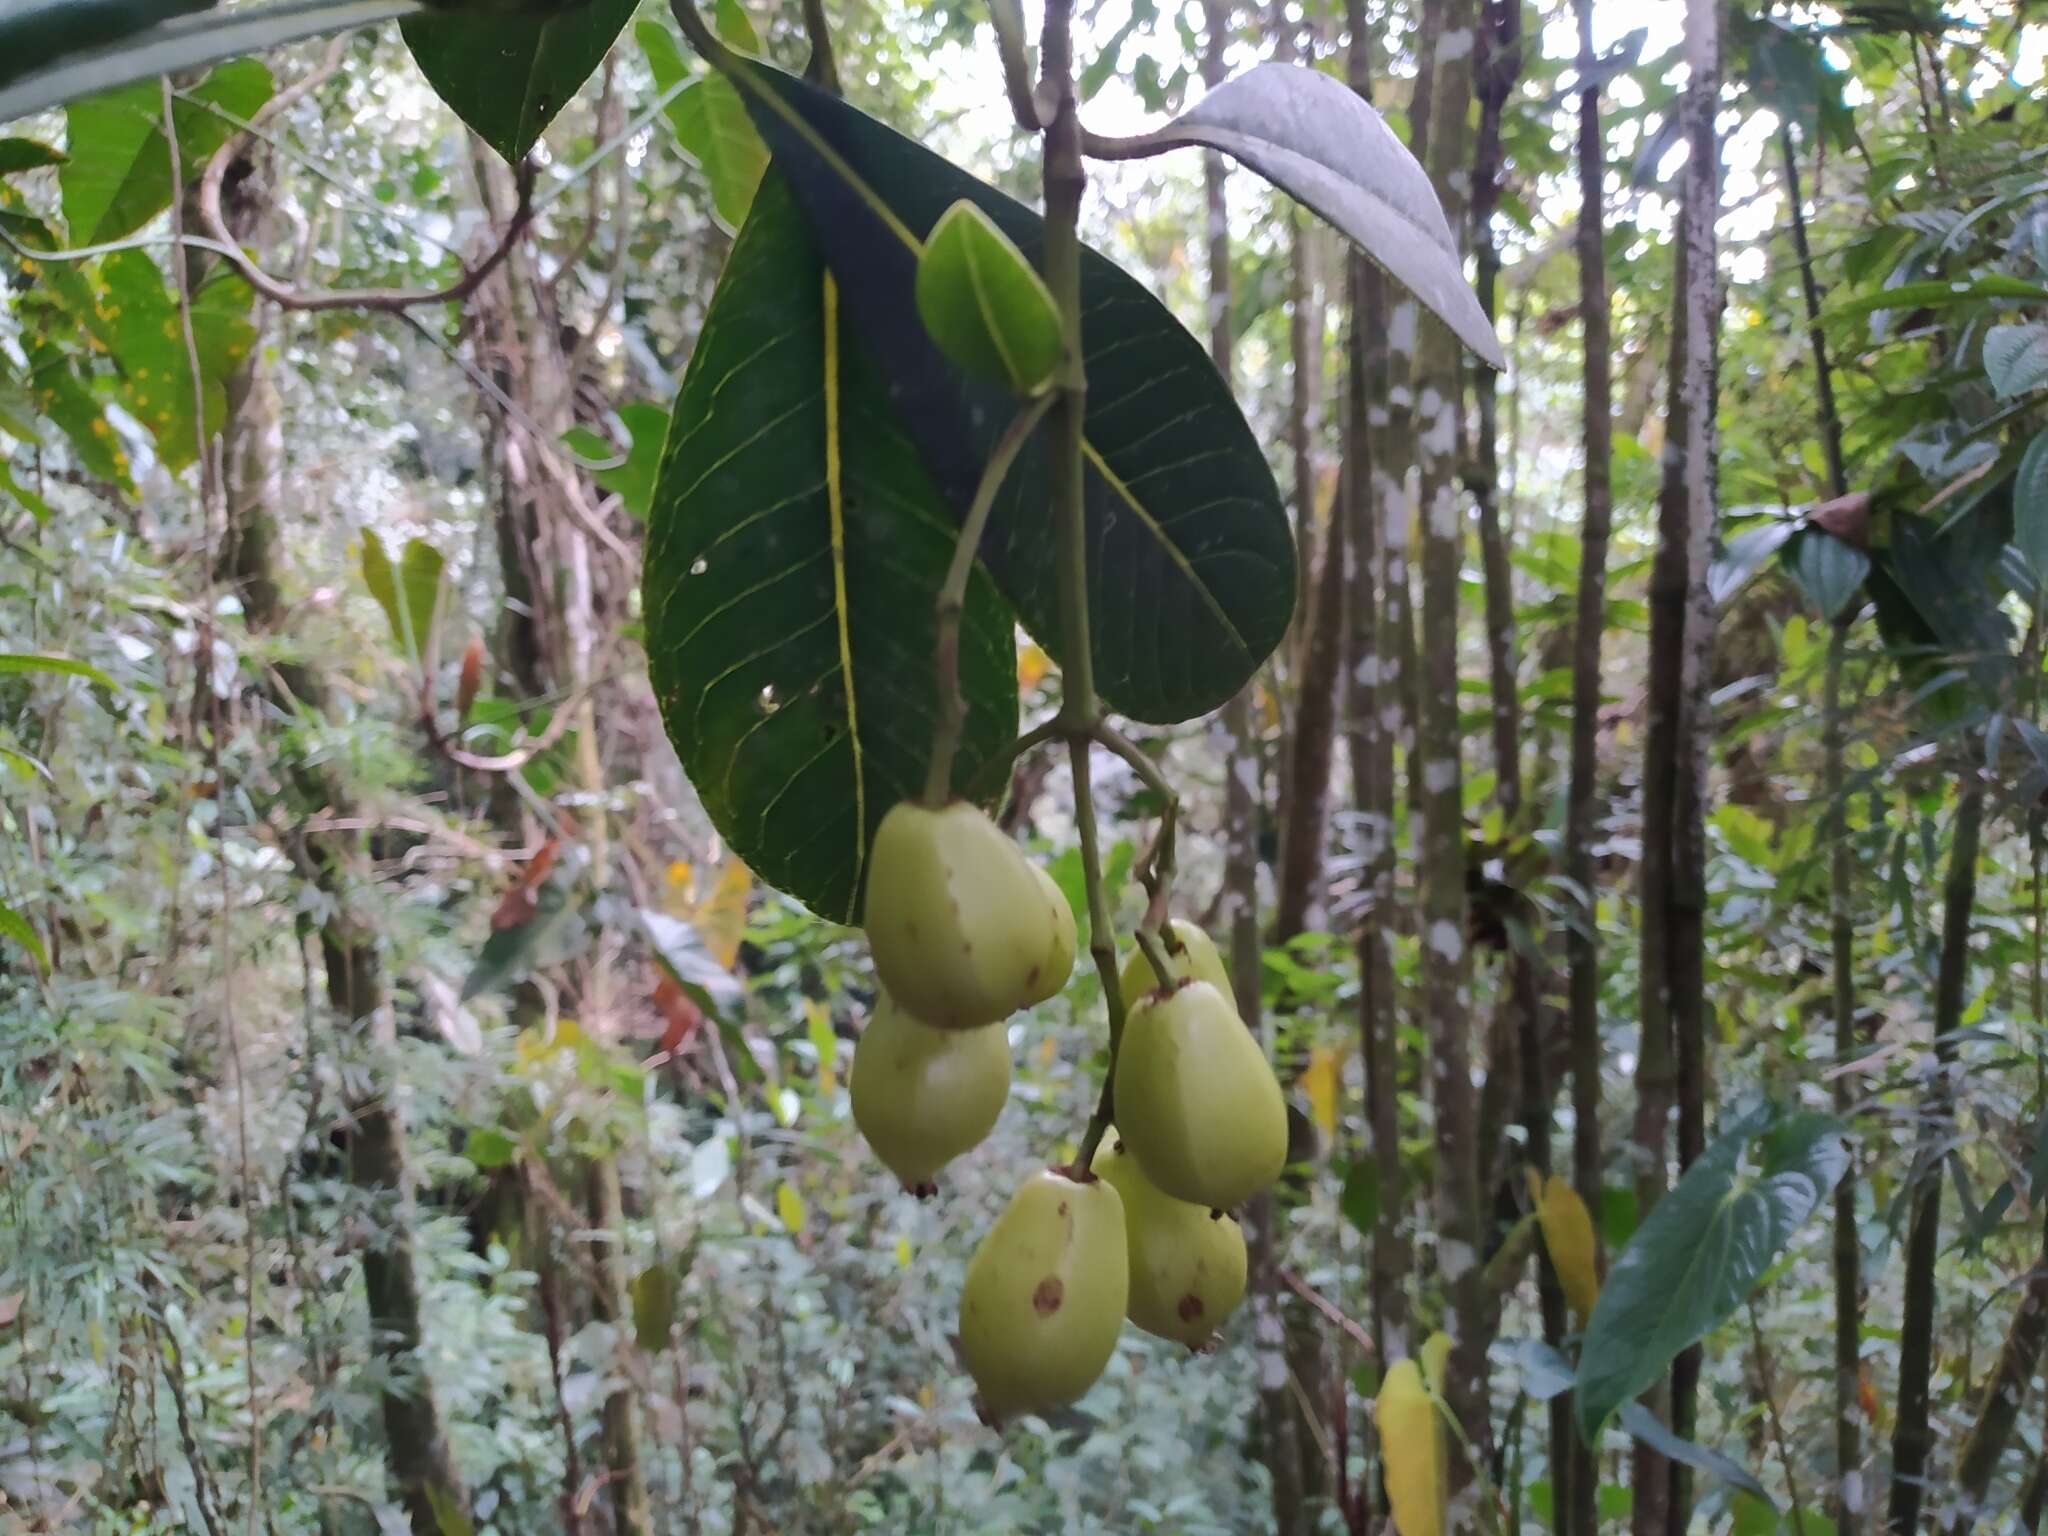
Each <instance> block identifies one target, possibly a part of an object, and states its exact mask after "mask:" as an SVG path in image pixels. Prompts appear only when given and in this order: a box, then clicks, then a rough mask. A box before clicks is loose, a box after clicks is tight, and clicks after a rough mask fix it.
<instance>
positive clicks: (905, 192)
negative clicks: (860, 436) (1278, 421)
mask: <svg viewBox="0 0 2048 1536" xmlns="http://www.w3.org/2000/svg"><path fill="white" fill-rule="evenodd" d="M729 73H730V78H732V79H733V80H734V81H735V82H736V83H737V84H738V85H739V86H740V87H741V89H742V92H743V94H744V96H745V98H746V100H747V104H748V107H749V109H750V111H752V113H753V115H754V120H755V122H756V124H757V125H758V126H759V127H760V129H761V132H762V137H763V138H764V139H766V140H767V141H768V144H769V148H770V149H771V151H773V153H774V154H775V155H776V157H777V166H778V169H779V170H780V172H781V174H782V175H783V177H784V178H785V179H786V180H787V181H788V183H789V185H790V187H791V189H792V190H793V192H794V194H795V197H796V200H797V202H798V203H799V204H800V205H801V207H802V209H803V212H804V215H805V218H806V219H807V220H808V222H809V224H810V226H811V228H812V230H813V231H814V232H815V234H816V236H817V239H818V242H819V245H820V247H821V248H822V253H823V255H824V257H825V259H826V261H827V262H828V263H829V264H830V265H831V267H832V269H833V272H834V274H835V276H836V277H837V279H838V283H839V287H840V290H841V292H842V293H843V294H844V295H845V296H846V297H845V301H844V304H843V306H842V307H843V309H844V311H845V313H846V317H847V320H848V322H849V324H850V326H851V327H852V328H853V329H854V330H855V331H856V332H857V333H859V334H860V335H862V336H863V337H864V339H865V340H866V342H867V344H868V346H869V348H870V349H871V350H872V354H873V355H874V357H875V358H876V359H877V360H878V361H879V362H880V364H881V365H882V367H883V368H884V369H885V370H886V377H887V382H888V385H889V388H890V392H891V396H892V399H893V401H894V403H895V405H896V407H897V409H898V410H900V412H901V413H902V419H903V421H904V425H905V427H906V428H907V429H908V431H909V433H910V434H911V436H912V438H913V439H914V440H915V442H916V445H917V448H918V450H919V454H920V457H921V458H922V460H923V462H924V464H925V465H926V467H927V469H928V470H929V472H930V474H931V476H932V479H933V481H934V482H935V484H936V486H937V489H938V490H939V492H940V493H941V500H942V503H943V504H944V505H945V506H946V507H948V508H949V509H950V510H951V513H952V515H953V516H955V517H957V516H958V515H960V514H961V513H962V512H964V510H965V509H966V507H967V506H968V504H969V503H970V502H971V501H972V499H973V495H974V490H975V487H976V485H977V483H978V482H979V480H980V478H981V471H982V466H983V465H984V463H985V462H986V461H987V458H988V454H989V451H990V449H991V448H992V447H993V446H994V444H995V442H996V440H997V439H998V438H999V437H1000V436H1001V434H1002V432H1003V430H1004V429H1005V427H1006V426H1007V425H1008V423H1009V421H1010V418H1011V416H1012V414H1013V412H1014V408H1015V407H1014V401H1013V400H1012V398H1011V397H1010V396H1009V394H1008V393H1007V392H1006V391H1003V390H1000V389H997V388H994V387H992V386H988V385H983V384H979V383H977V382H976V381H975V380H973V379H972V378H970V377H969V376H967V375H965V374H963V373H961V372H960V371H959V370H958V369H956V368H954V367H952V366H951V365H950V364H948V363H947V362H946V360H945V358H944V357H943V356H942V355H941V354H940V353H939V351H938V349H937V348H936V346H935V345H934V344H933V343H932V341H931V339H930V337H928V336H927V335H926V334H925V331H924V327H923V326H922V324H920V323H919V321H918V318H917V312H916V298H915V293H914V288H915V282H916V268H917V258H918V256H919V254H920V252H921V249H922V240H923V237H924V235H925V234H926V233H928V232H929V231H930V230H931V228H932V226H933V225H934V224H936V223H937V222H938V219H939V217H940V215H941V214H943V213H944V212H945V210H946V209H947V208H949V207H951V206H952V205H953V203H955V202H957V201H958V200H960V199H961V198H967V199H969V200H971V201H972V202H973V203H975V204H976V206H978V207H979V208H980V209H981V210H982V211H983V212H984V213H986V214H987V215H988V216H989V217H990V219H991V220H993V221H994V223H995V224H996V226H997V227H998V228H999V229H1001V230H1002V232H1003V233H1004V234H1005V235H1007V236H1008V237H1009V238H1010V240H1011V241H1012V242H1013V243H1014V244H1015V245H1016V246H1017V247H1018V249H1019V250H1021V251H1023V252H1024V254H1025V256H1026V257H1027V258H1028V259H1030V260H1032V261H1033V262H1034V263H1035V262H1036V261H1037V260H1038V252H1039V250H1040V247H1041V245H1042V242H1043V225H1042V223H1041V221H1040V219H1039V218H1038V216H1037V215H1036V214H1035V213H1033V212H1031V211H1030V210H1029V209H1027V208H1024V207H1023V206H1022V205H1020V204H1019V203H1017V202H1015V201H1014V200H1012V199H1011V198H1008V197H1006V196H1004V195H1003V194H1001V193H999V192H997V191H995V190H994V189H993V188H991V187H988V186H986V185H984V184H983V183H981V182H979V181H977V180H975V179H974V178H973V177H972V176H969V175H968V174H967V173H966V172H964V171H962V170H960V169H959V168H958V167H957V166H953V165H951V164H949V163H948V162H947V161H945V160H944V159H942V158H941V157H939V156H938V155H935V154H933V153H932V152H931V151H930V150H927V149H925V148H923V147H922V146H920V145H918V144H916V143H913V142H912V141H911V140H909V139H907V138H905V137H903V136H902V135H901V134H898V133H896V132H894V131H893V130H891V129H889V128H887V127H885V126H883V125H882V124H881V123H878V122H876V121H875V120H874V119H873V118H870V117H867V116H865V115H863V114H862V113H860V112H857V111H855V110H854V109H853V108H851V107H849V106H847V105H846V104H845V103H844V102H842V101H840V100H838V99H837V98H835V97H831V96H827V95H825V94H824V93H822V92H819V91H817V90H814V89H812V88H811V87H810V86H808V85H806V84H804V83H803V82H802V81H800V80H798V79H796V78H794V77H793V76H790V75H785V74H783V73H781V72H780V71H778V70H774V69H770V68H768V67H767V66H765V65H761V64H758V63H754V62H752V61H747V60H737V61H732V67H731V68H730V71H729ZM1081 290H1082V291H1081V302H1082V309H1083V347H1084V352H1085V364H1086V371H1087V376H1088V397H1087V423H1086V432H1087V448H1086V466H1087V467H1086V516H1087V523H1088V548H1089V553H1090V568H1089V592H1088V599H1089V613H1090V633H1091V636H1092V640H1093V646H1094V651H1095V681H1096V687H1097V691H1098V692H1099V693H1101V695H1102V696H1103V697H1104V698H1105V699H1106V700H1108V701H1109V703H1110V704H1111V705H1112V706H1113V707H1114V708H1115V709H1117V710H1118V711H1120V712H1121V713H1123V714H1126V715H1130V716H1133V717H1135V718H1137V719H1141V720H1148V721H1156V722H1170V721H1177V720H1184V719H1189V718H1192V717H1194V716H1196V715H1200V714H1205V713H1207V712H1208V711H1209V710H1211V709H1214V708H1215V707H1217V706H1218V705H1220V704H1221V703H1223V701H1224V700H1226V699H1228V698H1229V697H1231V695H1232V694H1234V693H1236V692H1237V690H1238V689H1239V688H1240V687H1242V685H1243V683H1244V681H1245V680H1246V679H1247V678H1248V677H1250V676H1251V674H1252V672H1253V671H1255V670H1256V669H1257V667H1258V666H1259V665H1260V664H1261V663H1262V662H1263V661H1264V659H1265V657H1266V656H1267V655H1268V654H1269V653H1270V652H1271V650H1272V648H1273V647H1274V645H1275V644H1277V643H1278V641H1279V639H1280V636H1281V635H1282V634H1283V633H1284V632H1285V630H1286V626H1287V622H1288V619H1289V617H1290V615H1291V612H1292V608H1293V600H1294V591H1295V575H1294V541H1293V537H1292V535H1291V533H1290V531H1289V529H1288V525H1287V519H1286V514H1285V512H1284V510H1283V509H1282V507H1281V504H1280V499H1279V492H1278V488H1277V487H1276V486H1275V485H1274V482H1273V476H1272V471H1271V469H1270V468H1269V467H1268V466H1267V463H1266V460H1265V456H1264V454H1263V453H1262V451H1261V450H1260V448H1259V446H1258V442H1257V440H1256V439H1255V438H1254V436H1253V435H1252V432H1251V429H1250V427H1249V426H1248V425H1247V424H1246V423H1245V420H1244V417H1243V416H1242V414H1241V413H1240V412H1239V411H1238V408H1237V405H1236V403H1235V401H1234V400H1233V399H1232V398H1231V395H1230V391H1229V389H1228V388H1227V386H1226V385H1225V384H1224V381H1223V380H1222V379H1221V377H1219V376H1218V374H1217V373H1216V370H1215V366H1214V364H1213V363H1211V362H1210V360H1209V357H1208V354H1207V352H1206V351H1205V350H1204V348H1203V347H1202V345H1201V343H1199V342H1198V341H1196V340H1195V338H1194V337H1193V336H1191V335H1189V334H1188V332H1187V330H1186V329H1185V328H1184V327H1182V326H1181V324H1180V323H1179V322H1178V321H1177V320H1175V319H1174V318H1173V316H1172V315H1171V314H1170V313H1169V312H1168V311H1167V310H1166V308H1165V306H1163V305H1162V304H1160V303H1159V301H1158V300H1157V299H1155V298H1154V297H1153V296H1152V295H1151V294H1150V293H1148V292H1147V291H1146V290H1145V289H1144V288H1143V287H1141V286H1140V285H1139V284H1138V283H1137V282H1135V281H1134V280H1133V279H1132V278H1131V277H1130V276H1129V274H1127V273H1125V272H1123V271H1122V270H1121V269H1120V268H1118V267H1117V266H1115V265H1114V264H1113V263H1111V262H1109V261H1107V260H1105V259H1104V258H1102V257H1100V256H1098V255H1096V254H1095V253H1094V252H1092V251H1085V250H1084V252H1083V253H1082V270H1081ZM1048 441H1049V433H1048V432H1047V430H1046V429H1045V428H1043V427H1041V428H1040V429H1039V431H1038V432H1037V433H1036V434H1035V435H1034V437H1033V439H1032V440H1031V442H1029V443H1028V444H1027V445H1026V446H1025V448H1024V450H1023V452H1022V453H1021V454H1020V455H1019V456H1018V459H1017V462H1016V464H1015V465H1014V466H1013V467H1012V469H1011V471H1010V474H1009V476H1008V477H1007V478H1006V480H1005V481H1004V483H1003V489H1002V492H1001V493H1000V494H999V495H998V497H997V499H996V503H995V508H994V512H993V515H992V516H991V519H990V526H989V530H988V533H987V536H986V537H985V539H984V540H983V544H982V558H983V560H984V561H985V562H986V564H987V566H988V568H989V570H990V572H991V574H992V575H993V576H994V577H995V580H996V582H997V584H998V586H1000V587H1001V588H1002V590H1003V592H1004V594H1005V595H1006V596H1007V597H1008V598H1009V599H1010V601H1011V602H1012V603H1013V604H1014V605H1015V607H1016V610H1017V614H1018V617H1019V618H1021V619H1022V620H1023V622H1024V624H1025V626H1026V627H1027V628H1028V629H1029V630H1030V631H1031V633H1032V635H1033V636H1034V638H1036V639H1037V640H1038V641H1039V643H1040V644H1041V645H1043V646H1044V647H1045V648H1046V650H1047V651H1049V652H1050V653H1051V654H1052V655H1053V657H1054V658H1055V659H1056V660H1057V659H1062V658H1061V655H1060V653H1061V651H1062V649H1063V648H1064V647H1063V644H1062V641H1061V630H1060V624H1059V597H1058V590H1059V573H1058V562H1057V560H1056V558H1055V556H1056V550H1055V547H1054V546H1055V541H1054V539H1053V538H1052V536H1051V530H1050V528H1049V527H1048V524H1047V518H1046V508H1047V506H1048V505H1049V504H1050V500H1051V496H1050V481H1049V478H1048V458H1047V452H1046V447H1045V445H1046V443H1047V442H1048Z"/></svg>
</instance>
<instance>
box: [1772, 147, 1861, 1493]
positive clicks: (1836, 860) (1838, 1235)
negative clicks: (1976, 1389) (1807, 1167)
mask: <svg viewBox="0 0 2048 1536" xmlns="http://www.w3.org/2000/svg"><path fill="white" fill-rule="evenodd" d="M1778 149H1779V152H1780V154H1781V156H1782V157H1783V160H1784V165H1785V201H1786V204H1787V206H1788V207H1789V208H1790V209H1791V211H1792V246H1793V251H1794V253H1795V254H1796V255H1797V257H1798V260H1799V288H1800V293H1801V295H1802V297H1803V298H1804V300H1805V303H1806V335H1807V341H1808V344H1809V345H1810V346H1811V347H1812V349H1813V385H1814V391H1813V392H1814V400H1815V404H1816V408H1817V410H1818V413H1819V424H1820V440H1821V450H1822V452H1823V453H1824V454H1825V455H1826V456H1827V465H1828V494H1829V495H1830V496H1831V497H1837V498H1839V497H1842V496H1846V495H1848V494H1849V473H1848V469H1847V467H1846V465H1845V464H1844V462H1843V457H1842V422H1841V417H1840V416H1839V415H1838V414H1837V413H1836V410H1835V378H1834V369H1833V366H1832V365H1831V364H1830V362H1829V360H1828V340H1827V333H1826V332H1825V331H1824V330H1823V329H1822V328H1821V323H1820V284H1819V282H1818V281H1817V280H1816V278H1815V277H1814V271H1813V251H1812V248H1811V246H1810V245H1809V244H1808V242H1807V237H1806V207H1805V202H1804V200H1803V199H1802V198H1801V196H1800V191H1799V157H1798V154H1797V152H1796V150H1795V149H1794V147H1793V143H1792V127H1791V124H1789V123H1782V124H1780V125H1779V128H1778ZM1854 616H1855V615H1854V613H1853V612H1844V613H1841V614H1837V615H1836V616H1835V619H1834V622H1833V623H1832V624H1831V625H1830V626H1829V630H1828V658H1827V673H1826V683H1825V694H1826V698H1825V703H1824V712H1823V715H1822V719H1821V755H1822V759H1823V762H1822V769H1821V793H1822V795H1823V797H1824V798H1825V800H1826V803H1827V824H1826V833H1825V835H1826V838H1827V843H1828V944H1829V948H1830V950H1831V951H1832V955H1831V958H1832V979H1833V996H1832V1007H1833V1013H1834V1026H1835V1059H1836V1064H1837V1065H1838V1066H1839V1065H1843V1064H1846V1063H1847V1062H1848V1061H1850V1060H1851V1059H1852V1058H1853V1057H1854V1056H1855V1054H1856V1049H1857V1040H1856V953H1855V945H1856V928H1855V917H1854V911H1853V907H1852V904H1851V903H1852V896H1851V892H1852V889H1853V886H1854V882H1855V873H1854V864H1853V855H1852V854H1851V851H1850V848H1849V825H1848V816H1847V811H1848V797H1847V790H1846V788H1845V780H1846V777H1847V776H1846V772H1845V770H1844V767H1843V760H1842V754H1843V740H1842V738H1843V730H1842V668H1843V663H1844V660H1845V657H1846V653H1847V651H1848V637H1849V624H1850V622H1851V621H1852V619H1853V618H1854ZM1831 1091H1832V1096H1833V1100H1834V1110H1835V1114H1836V1116H1837V1117H1839V1118H1842V1119H1847V1117H1848V1115H1849V1112H1850V1109H1851V1094H1850V1077H1849V1074H1848V1073H1846V1072H1842V1073H1837V1074H1836V1075H1835V1078H1834V1083H1833V1087H1832V1090H1831ZM1862 1252H1863V1245H1862V1240H1861V1238H1860V1237H1859V1236H1858V1235H1857V1229H1856V1170H1855V1166H1854V1164H1853V1163H1852V1164H1851V1166H1850V1168H1849V1170H1848V1171H1847V1172H1846V1173H1844V1174H1843V1175H1842V1180H1841V1182H1840V1183H1839V1184H1837V1185H1836V1186H1835V1213H1834V1275H1835V1482H1834V1486H1833V1488H1832V1489H1831V1490H1830V1493H1829V1498H1828V1506H1829V1508H1828V1513H1829V1515H1830V1517H1831V1518H1832V1519H1833V1520H1834V1522H1835V1525H1836V1527H1837V1529H1839V1530H1843V1531H1848V1530H1851V1529H1852V1528H1853V1527H1854V1526H1855V1525H1856V1524H1858V1523H1859V1522H1860V1521H1861V1518H1862V1514H1863V1473H1862V1465H1863V1403H1862V1394H1861V1393H1860V1392H1859V1391H1858V1387H1859V1386H1860V1384H1861V1376H1862V1356H1863V1278H1862Z"/></svg>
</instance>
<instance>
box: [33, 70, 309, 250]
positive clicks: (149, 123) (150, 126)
mask: <svg viewBox="0 0 2048 1536" xmlns="http://www.w3.org/2000/svg"><path fill="white" fill-rule="evenodd" d="M269 99H270V71H269V70H268V69H266V68H265V67H264V66H263V65H262V64H261V63H259V62H258V61H256V60H255V59H237V60H235V61H234V62H232V63H228V64H223V65H221V66H220V68H218V69H216V70H214V71H213V73H212V74H210V75H208V76H207V77H206V78H205V79H204V80H202V81H200V82H199V83H198V84H197V85H194V86H192V87H191V88H190V89H189V90H187V91H185V92H183V93H182V95H181V96H180V97H179V98H178V99H176V100H174V101H173V102H172V104H171V122H172V124H173V126H174V127H175V128H176V129H177V133H178V162H179V167H180V169H181V170H182V171H183V172H184V174H185V175H186V176H187V177H193V176H197V175H198V173H199V171H200V170H201V169H202V168H203V167H204V166H205V164H206V162H207V160H208V159H210V158H211V157H212V155H213V152H214V151H215V150H216V149H219V148H220V146H221V145H223V144H225V143H226V142H227V140H228V137H229V136H230V135H231V134H233V133H234V132H235V124H234V121H233V118H240V119H242V120H244V121H246V120H247V119H248V118H250V117H251V116H253V115H254V114H255V112H256V110H257V109H258V108H259V107H261V106H262V105H263V103H264V102H266V101H268V100H269ZM216 107H218V108H219V109H220V110H219V111H215V110H213V109H214V108H216ZM223 113H226V114H231V115H232V116H224V115H222V114H223ZM163 122H164V98H163V91H162V88H161V87H160V86H159V85H158V84H157V83H156V82H155V81H154V80H146V81H141V82H138V83H137V84H135V85H131V86H129V87H127V88H126V89H124V90H119V91H113V92H109V93H108V94H107V95H104V96H93V97H89V98H87V99H86V100H84V101H78V102H74V103H72V105H71V108H70V110H69V111H68V112H66V113H65V124H66V129H67V134H66V137H67V142H68V143H69V144H70V146H71V158H70V160H69V161H67V162H66V164H65V166H64V169H63V170H62V171H61V172H59V173H58V177H57V185H58V189H59V191H60V193H61V194H62V197H63V205H64V225H65V228H66V229H68V230H69V231H70V235H71V243H72V244H73V245H98V244H101V243H103V242H106V241H109V240H118V239H120V238H121V237H122V236H123V235H126V234H130V233H132V232H133V231H135V230H136V229H139V228H140V227H141V226H142V225H144V224H146V223H148V222H149V221H150V220H151V219H153V218H155V217H156V216H157V215H158V214H159V213H162V212H163V211H164V209H166V208H168V207H170V206H171V151H170V146H169V145H168V144H167V143H165V142H164V133H163Z"/></svg>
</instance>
